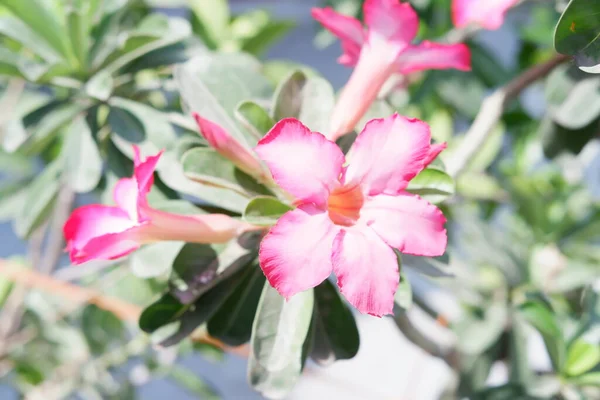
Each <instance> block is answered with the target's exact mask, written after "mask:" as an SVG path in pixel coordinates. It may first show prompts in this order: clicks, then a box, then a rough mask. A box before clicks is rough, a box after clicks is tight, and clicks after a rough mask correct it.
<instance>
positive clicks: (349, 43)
mask: <svg viewBox="0 0 600 400" xmlns="http://www.w3.org/2000/svg"><path fill="white" fill-rule="evenodd" d="M312 15H313V17H314V18H315V19H316V20H317V21H319V22H320V23H321V24H322V25H323V26H324V27H325V28H326V29H328V30H329V31H331V33H333V34H334V35H335V36H337V37H338V38H340V39H341V41H342V49H343V50H344V54H343V55H342V56H341V57H340V58H339V59H338V61H339V62H340V63H341V64H343V65H346V66H349V67H355V69H354V71H353V73H352V76H351V77H350V80H349V81H348V83H347V84H346V86H345V87H344V89H343V90H342V93H341V95H340V98H339V100H338V102H337V104H336V106H335V109H334V110H333V114H332V117H331V125H330V131H329V132H328V134H327V137H328V138H329V139H331V140H336V139H337V138H338V137H340V136H342V135H344V134H346V133H348V132H350V131H352V130H353V129H354V127H355V125H356V123H357V122H358V121H359V120H360V119H361V118H362V116H363V115H364V114H365V113H366V111H367V110H368V108H369V106H370V105H371V103H372V102H373V101H374V100H375V99H376V97H377V94H378V93H379V91H380V90H381V87H382V86H383V84H384V83H385V82H386V81H387V79H388V78H389V77H390V76H391V75H392V74H394V73H400V74H408V73H411V72H415V71H422V70H426V69H448V68H456V69H459V70H463V71H467V70H470V69H471V54H470V52H469V49H468V47H467V46H465V45H464V44H454V45H447V44H438V43H433V42H429V41H424V42H422V43H420V44H418V45H412V44H411V42H412V41H413V39H414V38H415V36H416V35H417V31H418V29H419V19H418V17H417V14H416V13H415V11H414V10H413V9H412V7H411V6H410V4H408V3H400V2H399V1H398V0H366V1H365V3H364V16H365V23H366V25H367V28H366V29H365V28H363V26H362V24H361V23H360V21H358V20H356V19H354V18H351V17H348V16H345V15H342V14H339V13H337V12H335V11H334V10H333V9H331V8H313V10H312Z"/></svg>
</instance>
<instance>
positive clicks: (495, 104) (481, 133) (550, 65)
mask: <svg viewBox="0 0 600 400" xmlns="http://www.w3.org/2000/svg"><path fill="white" fill-rule="evenodd" d="M567 60H568V57H567V56H564V55H561V54H558V55H555V56H554V57H553V58H551V59H550V60H548V61H546V62H544V63H542V64H538V65H535V66H533V67H531V68H529V69H528V70H526V71H525V72H523V73H522V74H521V75H519V76H518V77H516V78H515V79H513V80H512V81H510V82H509V83H508V84H507V85H506V86H503V87H501V88H499V89H497V90H496V91H495V92H494V93H493V94H492V95H490V96H489V97H487V98H486V99H485V100H484V101H483V104H482V106H481V109H480V110H479V113H478V114H477V117H475V120H474V121H473V124H472V125H471V128H469V130H468V131H467V133H466V134H465V136H464V139H463V141H462V142H461V145H460V146H459V147H458V149H456V152H454V154H453V156H452V158H451V159H450V160H448V162H447V163H446V170H447V172H448V174H450V175H451V176H452V177H454V178H456V177H457V176H459V175H460V174H461V172H462V171H463V170H464V169H465V167H466V166H467V165H468V163H469V162H470V161H471V159H472V158H473V156H474V155H475V154H476V153H477V151H478V150H479V149H480V148H481V146H482V145H483V144H484V143H485V141H486V140H487V139H488V137H489V136H490V134H491V133H492V130H493V129H494V127H495V126H496V124H497V123H498V121H499V120H500V118H501V117H502V114H503V113H504V109H505V107H506V105H507V104H508V103H509V102H510V101H511V100H513V99H514V98H516V97H517V96H518V95H519V94H520V93H521V92H522V91H523V90H524V89H525V88H527V87H528V86H529V85H531V84H532V83H534V82H535V81H537V80H538V79H540V78H543V77H545V76H546V75H548V74H549V73H550V72H551V71H552V70H553V69H554V68H556V67H557V66H558V65H560V64H562V63H563V62H565V61H567Z"/></svg>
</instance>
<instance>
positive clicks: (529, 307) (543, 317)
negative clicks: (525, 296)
mask: <svg viewBox="0 0 600 400" xmlns="http://www.w3.org/2000/svg"><path fill="white" fill-rule="evenodd" d="M519 314H520V315H521V316H522V317H523V318H524V319H525V320H526V321H527V322H528V323H529V324H531V326H533V327H534V328H535V329H536V330H537V331H539V332H540V334H541V335H542V337H543V339H544V343H545V344H546V348H547V350H548V353H549V355H550V359H551V360H552V365H553V366H554V368H555V370H556V371H561V370H562V367H563V363H564V360H565V351H566V349H565V341H564V337H563V333H562V331H561V329H560V327H559V325H558V322H557V320H556V318H555V316H554V314H552V312H551V311H550V310H548V308H546V307H545V306H544V305H542V304H540V303H538V302H533V301H528V302H526V303H524V304H522V305H520V306H519Z"/></svg>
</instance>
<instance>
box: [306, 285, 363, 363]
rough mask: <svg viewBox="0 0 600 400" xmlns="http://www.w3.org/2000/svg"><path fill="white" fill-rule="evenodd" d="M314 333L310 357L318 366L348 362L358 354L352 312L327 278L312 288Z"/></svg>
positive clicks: (356, 335) (357, 339) (356, 332)
mask: <svg viewBox="0 0 600 400" xmlns="http://www.w3.org/2000/svg"><path fill="white" fill-rule="evenodd" d="M314 293H315V310H314V316H313V318H314V320H313V324H314V325H315V333H314V339H313V348H312V351H311V353H310V356H311V358H312V359H313V360H315V361H316V362H318V363H319V364H321V365H328V364H331V363H332V362H333V361H336V360H349V359H351V358H353V357H354V356H355V355H356V353H358V348H359V346H360V337H359V334H358V327H357V326H356V320H355V319H354V315H353V314H352V311H351V310H350V308H348V306H346V304H344V301H343V300H342V299H341V298H340V295H339V294H338V292H337V290H336V289H335V286H334V285H333V284H332V283H331V282H330V281H329V280H328V279H326V280H325V281H323V283H321V284H320V285H318V286H317V287H315V288H314Z"/></svg>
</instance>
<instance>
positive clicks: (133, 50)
mask: <svg viewBox="0 0 600 400" xmlns="http://www.w3.org/2000/svg"><path fill="white" fill-rule="evenodd" d="M144 23H146V24H147V26H144ZM140 25H141V26H140V27H138V33H141V35H140V36H146V35H152V36H154V40H150V41H149V42H146V43H143V44H141V45H139V46H131V45H130V43H128V42H126V44H125V48H124V51H123V54H122V55H121V56H120V57H118V58H117V59H115V60H114V61H109V62H110V63H109V64H108V65H107V66H106V67H105V68H104V69H105V70H106V71H107V72H108V73H110V74H113V73H115V72H117V71H118V70H120V69H121V68H123V67H125V66H126V65H128V64H129V63H131V62H133V61H135V60H136V59H138V58H139V57H141V56H143V55H146V54H148V53H150V52H151V51H154V50H157V49H160V48H163V47H166V46H170V45H172V44H174V43H177V42H179V41H181V40H183V39H185V38H187V37H189V36H190V34H191V33H192V28H191V26H190V23H189V22H188V21H186V20H185V19H183V18H167V17H165V16H164V15H157V14H153V15H149V16H148V17H146V19H145V20H143V21H142V22H141V23H140ZM157 25H159V28H161V27H163V26H164V29H158V31H157V32H155V31H154V30H155V29H156V28H157ZM155 35H158V36H155ZM144 40H145V39H144ZM128 45H130V46H128ZM128 47H129V48H128Z"/></svg>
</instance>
